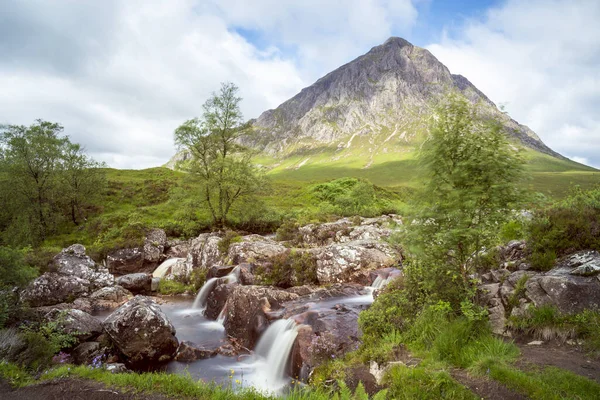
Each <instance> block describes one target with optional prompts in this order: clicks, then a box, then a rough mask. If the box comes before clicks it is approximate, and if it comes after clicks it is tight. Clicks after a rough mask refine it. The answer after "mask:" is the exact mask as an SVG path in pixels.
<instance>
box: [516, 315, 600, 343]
mask: <svg viewBox="0 0 600 400" xmlns="http://www.w3.org/2000/svg"><path fill="white" fill-rule="evenodd" d="M509 324H510V326H511V328H512V329H513V330H515V331H517V332H523V333H526V334H528V335H531V336H533V337H536V338H538V339H542V340H552V339H560V340H563V341H564V340H567V339H570V338H578V339H581V340H584V341H585V344H586V347H587V348H588V349H589V350H591V351H594V352H600V311H598V310H584V311H583V312H581V313H577V314H563V313H561V312H560V311H559V310H558V309H557V308H556V307H553V306H541V307H530V308H529V309H528V310H527V312H526V313H525V314H524V315H520V316H511V318H510V320H509Z"/></svg>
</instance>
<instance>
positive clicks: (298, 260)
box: [257, 250, 318, 288]
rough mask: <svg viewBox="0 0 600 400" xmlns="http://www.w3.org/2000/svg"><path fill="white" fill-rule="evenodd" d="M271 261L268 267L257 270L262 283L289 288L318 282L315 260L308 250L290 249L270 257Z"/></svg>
mask: <svg viewBox="0 0 600 400" xmlns="http://www.w3.org/2000/svg"><path fill="white" fill-rule="evenodd" d="M271 262H272V265H271V266H270V267H266V268H264V267H263V268H259V269H258V270H257V271H258V272H257V275H258V276H260V278H261V279H262V283H263V284H267V285H276V286H279V287H282V288H289V287H292V286H301V285H311V284H316V283H318V280H317V262H316V260H315V258H314V256H313V255H312V254H310V253H309V252H306V251H297V250H290V251H288V252H286V253H283V254H279V255H277V256H275V257H272V259H271Z"/></svg>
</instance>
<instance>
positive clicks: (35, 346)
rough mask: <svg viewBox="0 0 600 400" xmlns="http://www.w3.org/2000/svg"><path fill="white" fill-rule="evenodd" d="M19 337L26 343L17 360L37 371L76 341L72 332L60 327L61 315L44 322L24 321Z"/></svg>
mask: <svg viewBox="0 0 600 400" xmlns="http://www.w3.org/2000/svg"><path fill="white" fill-rule="evenodd" d="M21 337H22V339H23V340H24V342H25V344H26V348H25V350H24V351H23V352H22V353H21V354H19V356H18V357H17V361H18V362H19V363H20V364H21V365H23V366H25V367H27V368H28V369H30V370H32V371H39V370H40V369H43V368H46V367H48V366H50V365H51V364H52V357H53V356H54V355H55V354H56V353H58V352H59V351H61V350H64V349H68V348H71V347H72V346H73V345H74V344H76V343H77V338H76V336H75V334H73V333H65V332H64V331H63V330H62V328H61V316H60V315H59V317H58V318H57V319H56V320H54V321H50V322H45V323H27V322H26V323H25V324H24V325H22V326H21Z"/></svg>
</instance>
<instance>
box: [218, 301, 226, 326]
mask: <svg viewBox="0 0 600 400" xmlns="http://www.w3.org/2000/svg"><path fill="white" fill-rule="evenodd" d="M225 318H227V304H226V305H225V307H223V309H222V310H221V312H220V313H219V317H218V318H217V322H218V323H220V324H221V325H223V324H224V323H225Z"/></svg>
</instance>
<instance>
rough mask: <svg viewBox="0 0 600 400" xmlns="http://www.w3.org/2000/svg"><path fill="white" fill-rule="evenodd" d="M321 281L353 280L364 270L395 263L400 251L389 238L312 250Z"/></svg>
mask: <svg viewBox="0 0 600 400" xmlns="http://www.w3.org/2000/svg"><path fill="white" fill-rule="evenodd" d="M312 254H313V255H314V256H315V258H316V263H317V279H318V280H319V283H320V284H329V283H334V282H350V281H352V279H353V277H354V276H355V275H356V274H357V273H358V272H360V271H361V270H371V269H379V268H385V267H391V266H393V265H395V264H397V263H398V262H399V261H400V260H401V256H400V254H399V253H398V252H397V251H396V250H395V249H393V248H392V247H391V246H390V245H388V244H387V243H385V242H377V241H370V240H360V241H355V242H348V243H340V244H333V245H330V246H327V247H322V248H317V249H313V250H312Z"/></svg>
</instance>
